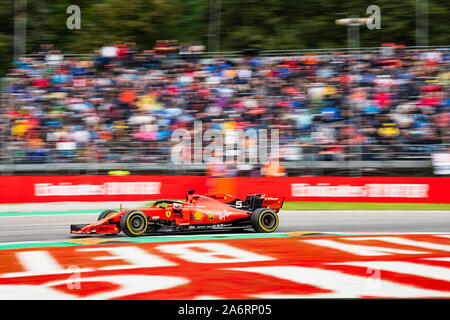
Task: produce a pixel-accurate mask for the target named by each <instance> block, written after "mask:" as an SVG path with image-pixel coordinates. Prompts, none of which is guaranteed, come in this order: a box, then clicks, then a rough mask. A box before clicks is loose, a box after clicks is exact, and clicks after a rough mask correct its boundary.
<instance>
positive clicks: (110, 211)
mask: <svg viewBox="0 0 450 320" xmlns="http://www.w3.org/2000/svg"><path fill="white" fill-rule="evenodd" d="M116 212H117V211H116V210H112V209H109V210H105V211H103V212H102V213H100V215H99V216H98V219H97V220H102V219H105V218H106V217H108V216H110V215H112V214H114V213H116Z"/></svg>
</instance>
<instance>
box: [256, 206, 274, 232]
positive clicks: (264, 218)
mask: <svg viewBox="0 0 450 320" xmlns="http://www.w3.org/2000/svg"><path fill="white" fill-rule="evenodd" d="M250 222H251V224H252V226H253V229H255V231H256V232H273V231H275V229H276V228H277V227H278V215H277V214H276V213H275V212H274V211H273V210H271V209H267V208H258V209H256V210H255V211H253V213H252V215H251V216H250Z"/></svg>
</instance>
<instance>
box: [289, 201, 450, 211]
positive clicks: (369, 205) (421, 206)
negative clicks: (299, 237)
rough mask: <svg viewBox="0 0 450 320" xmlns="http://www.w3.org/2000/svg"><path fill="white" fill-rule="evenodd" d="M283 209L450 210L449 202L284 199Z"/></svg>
mask: <svg viewBox="0 0 450 320" xmlns="http://www.w3.org/2000/svg"><path fill="white" fill-rule="evenodd" d="M283 210H450V203H374V202H327V201H286V202H285V203H284V205H283Z"/></svg>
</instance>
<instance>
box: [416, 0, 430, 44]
mask: <svg viewBox="0 0 450 320" xmlns="http://www.w3.org/2000/svg"><path fill="white" fill-rule="evenodd" d="M416 46H428V0H416Z"/></svg>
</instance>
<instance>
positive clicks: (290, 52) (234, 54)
mask: <svg viewBox="0 0 450 320" xmlns="http://www.w3.org/2000/svg"><path fill="white" fill-rule="evenodd" d="M387 48H389V47H359V48H315V49H286V50H280V49H275V50H260V51H257V52H258V56H260V57H285V56H301V55H305V54H317V55H326V54H332V53H337V52H339V53H342V54H355V53H356V54H362V53H382V52H385V50H386V49H387ZM449 48H450V45H447V46H405V47H403V48H402V50H403V51H406V52H408V51H418V52H420V51H428V50H449ZM244 51H245V50H234V51H205V52H202V53H199V54H195V55H185V54H179V53H171V54H169V55H168V57H172V58H182V57H187V56H190V57H197V58H200V59H214V58H240V57H243V55H244V54H243V52H244ZM37 56H39V55H38V54H26V55H25V57H37ZM64 56H65V57H73V58H91V59H92V58H95V57H96V56H98V55H96V54H91V53H81V54H80V53H64Z"/></svg>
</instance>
